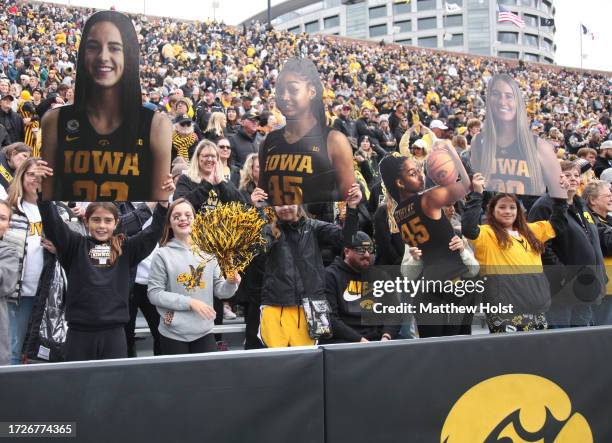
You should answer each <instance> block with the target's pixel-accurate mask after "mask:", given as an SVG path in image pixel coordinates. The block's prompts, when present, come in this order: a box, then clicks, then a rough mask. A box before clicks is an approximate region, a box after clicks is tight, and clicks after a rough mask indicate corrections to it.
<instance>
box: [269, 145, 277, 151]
mask: <svg viewBox="0 0 612 443" xmlns="http://www.w3.org/2000/svg"><path fill="white" fill-rule="evenodd" d="M272 149H276V146H271V147H269V148H268V152H270V151H271V150H272Z"/></svg>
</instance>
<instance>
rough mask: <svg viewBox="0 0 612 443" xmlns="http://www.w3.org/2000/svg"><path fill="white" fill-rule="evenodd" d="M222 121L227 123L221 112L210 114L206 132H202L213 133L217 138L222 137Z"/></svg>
mask: <svg viewBox="0 0 612 443" xmlns="http://www.w3.org/2000/svg"><path fill="white" fill-rule="evenodd" d="M223 120H225V121H227V120H226V117H225V114H224V113H223V112H213V113H212V114H210V118H209V119H208V125H207V126H206V131H204V132H209V131H210V132H213V133H215V134H216V135H217V136H218V137H223V135H224V134H223Z"/></svg>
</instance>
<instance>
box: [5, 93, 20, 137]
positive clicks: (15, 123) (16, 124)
mask: <svg viewBox="0 0 612 443" xmlns="http://www.w3.org/2000/svg"><path fill="white" fill-rule="evenodd" d="M14 99H15V98H14V97H13V96H12V95H11V94H6V95H3V96H2V98H1V99H0V125H2V126H4V128H5V129H6V132H8V141H9V144H11V143H15V142H21V141H23V138H24V136H25V134H24V128H23V120H22V118H21V117H20V116H19V114H17V113H16V112H15V111H13V108H12V106H13V100H14Z"/></svg>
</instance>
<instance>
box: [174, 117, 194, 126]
mask: <svg viewBox="0 0 612 443" xmlns="http://www.w3.org/2000/svg"><path fill="white" fill-rule="evenodd" d="M187 122H189V123H191V119H190V118H189V116H188V115H187V114H183V115H179V116H178V117H176V118H175V119H174V123H178V124H179V125H180V124H182V123H187Z"/></svg>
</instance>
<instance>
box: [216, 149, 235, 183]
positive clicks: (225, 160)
mask: <svg viewBox="0 0 612 443" xmlns="http://www.w3.org/2000/svg"><path fill="white" fill-rule="evenodd" d="M217 151H218V152H219V162H220V163H221V168H222V169H223V179H224V180H225V181H228V182H232V183H233V184H234V186H236V188H238V186H239V185H240V168H238V167H237V166H234V165H233V164H231V163H230V156H231V155H232V146H231V144H230V141H229V140H228V139H227V138H221V139H219V141H217Z"/></svg>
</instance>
